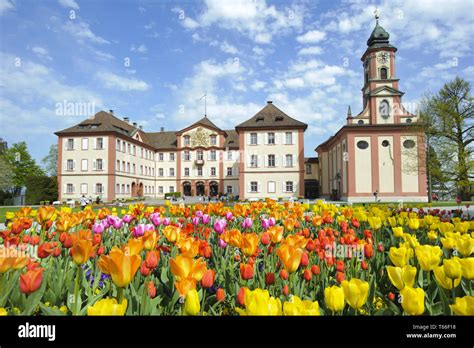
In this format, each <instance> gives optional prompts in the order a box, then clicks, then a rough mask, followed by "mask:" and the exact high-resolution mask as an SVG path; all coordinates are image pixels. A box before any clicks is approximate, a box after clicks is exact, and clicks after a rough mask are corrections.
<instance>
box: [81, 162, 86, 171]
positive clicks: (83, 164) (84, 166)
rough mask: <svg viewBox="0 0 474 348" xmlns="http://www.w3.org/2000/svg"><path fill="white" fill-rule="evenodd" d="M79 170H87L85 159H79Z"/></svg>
mask: <svg viewBox="0 0 474 348" xmlns="http://www.w3.org/2000/svg"><path fill="white" fill-rule="evenodd" d="M81 170H82V171H83V172H86V171H87V160H86V159H83V160H82V161H81Z"/></svg>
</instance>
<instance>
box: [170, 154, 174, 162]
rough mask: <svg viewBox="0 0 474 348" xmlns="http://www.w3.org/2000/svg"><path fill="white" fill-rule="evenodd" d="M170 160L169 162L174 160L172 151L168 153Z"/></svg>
mask: <svg viewBox="0 0 474 348" xmlns="http://www.w3.org/2000/svg"><path fill="white" fill-rule="evenodd" d="M170 161H171V162H173V161H174V152H171V153H170Z"/></svg>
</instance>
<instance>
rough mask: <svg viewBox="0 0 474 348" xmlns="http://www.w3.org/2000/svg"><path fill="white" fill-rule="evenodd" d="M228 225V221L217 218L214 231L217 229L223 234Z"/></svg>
mask: <svg viewBox="0 0 474 348" xmlns="http://www.w3.org/2000/svg"><path fill="white" fill-rule="evenodd" d="M226 226H227V222H226V221H225V220H224V219H219V220H216V222H214V231H216V233H218V234H221V233H222V232H224V230H225V228H226Z"/></svg>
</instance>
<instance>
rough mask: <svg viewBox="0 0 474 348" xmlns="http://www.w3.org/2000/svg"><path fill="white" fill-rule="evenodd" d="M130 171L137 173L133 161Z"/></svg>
mask: <svg viewBox="0 0 474 348" xmlns="http://www.w3.org/2000/svg"><path fill="white" fill-rule="evenodd" d="M132 173H133V174H136V173H137V167H136V165H135V163H133V164H132Z"/></svg>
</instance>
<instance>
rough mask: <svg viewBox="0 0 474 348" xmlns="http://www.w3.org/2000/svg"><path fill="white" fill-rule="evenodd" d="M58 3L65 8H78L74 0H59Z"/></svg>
mask: <svg viewBox="0 0 474 348" xmlns="http://www.w3.org/2000/svg"><path fill="white" fill-rule="evenodd" d="M59 4H60V5H61V6H63V7H66V8H72V9H73V10H79V5H78V4H77V2H76V1H74V0H59Z"/></svg>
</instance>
